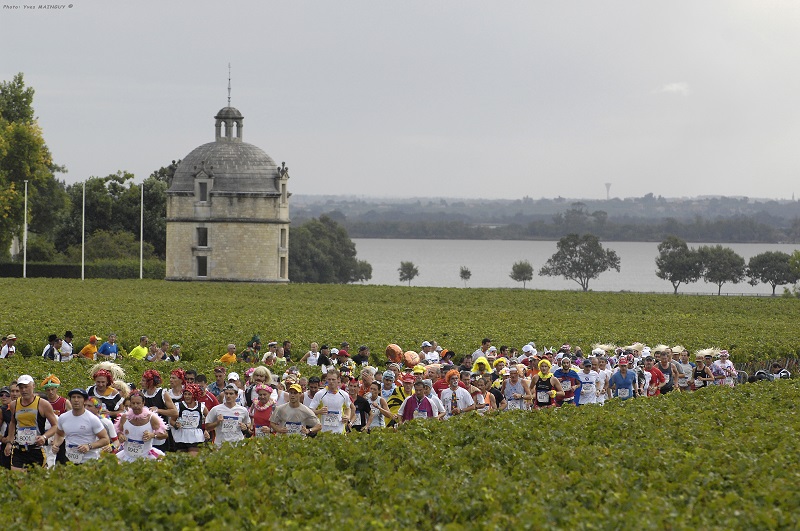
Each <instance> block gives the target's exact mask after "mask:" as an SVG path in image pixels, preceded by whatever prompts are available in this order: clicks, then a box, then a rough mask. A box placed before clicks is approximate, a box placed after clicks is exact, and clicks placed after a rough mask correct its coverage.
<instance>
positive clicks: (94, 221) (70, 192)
mask: <svg viewBox="0 0 800 531" xmlns="http://www.w3.org/2000/svg"><path fill="white" fill-rule="evenodd" d="M162 169H163V168H162ZM133 179H134V176H133V174H132V173H129V172H125V171H118V172H117V173H112V174H110V175H107V176H105V177H90V178H89V179H87V180H86V182H85V184H86V234H87V236H88V235H91V234H94V232H95V231H98V230H104V231H108V232H129V233H131V234H132V235H133V237H134V238H135V239H136V240H138V239H139V231H140V228H139V225H140V222H141V219H140V214H141V213H140V209H141V193H142V188H141V186H142V185H139V184H134V183H133ZM143 184H144V241H145V243H149V244H150V245H152V246H153V249H154V252H155V255H156V256H158V257H160V258H164V256H165V255H166V247H167V242H166V238H167V184H166V182H165V181H164V180H163V179H161V178H159V177H158V176H156V175H155V174H153V175H151V176H150V177H148V178H147V179H145V181H144V183H143ZM83 185H84V183H82V182H81V183H76V184H72V185H70V186H67V188H66V194H67V196H68V198H69V205H70V214H69V216H67V219H65V220H64V221H63V223H62V224H61V225H60V227H59V229H58V236H57V239H56V248H57V249H58V250H59V251H61V252H64V251H65V250H66V249H67V248H69V246H71V245H75V244H79V243H80V241H81V216H82V208H83Z"/></svg>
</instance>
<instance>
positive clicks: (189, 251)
mask: <svg viewBox="0 0 800 531" xmlns="http://www.w3.org/2000/svg"><path fill="white" fill-rule="evenodd" d="M214 119H215V120H216V123H215V129H216V132H215V140H214V142H209V143H208V144H203V145H202V146H199V147H198V148H196V149H195V150H194V151H192V152H191V153H189V154H188V155H187V156H186V157H185V158H184V159H183V160H182V161H181V163H180V164H179V165H178V168H177V169H176V170H175V175H174V177H173V179H172V184H171V186H170V188H169V190H168V191H167V274H166V278H167V280H228V281H247V282H288V280H289V275H288V271H289V268H288V260H289V196H290V194H289V192H288V191H287V188H286V185H287V182H288V179H289V172H288V168H286V165H285V164H281V166H280V167H278V165H277V164H275V161H273V160H272V158H270V157H269V155H267V154H266V153H264V151H262V150H261V149H260V148H258V147H256V146H254V145H252V144H247V143H245V142H242V128H243V123H242V122H243V121H244V117H243V116H242V113H240V112H239V111H238V110H237V109H235V108H233V107H225V108H223V109H222V110H220V111H219V112H218V113H217V115H216V116H215V117H214Z"/></svg>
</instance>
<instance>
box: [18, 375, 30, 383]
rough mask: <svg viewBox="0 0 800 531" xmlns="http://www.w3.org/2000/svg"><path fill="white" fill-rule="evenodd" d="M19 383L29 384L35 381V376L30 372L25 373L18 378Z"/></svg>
mask: <svg viewBox="0 0 800 531" xmlns="http://www.w3.org/2000/svg"><path fill="white" fill-rule="evenodd" d="M17 383H18V384H22V385H28V384H32V383H33V378H32V377H31V376H30V375H28V374H23V375H22V376H20V377H19V378H17Z"/></svg>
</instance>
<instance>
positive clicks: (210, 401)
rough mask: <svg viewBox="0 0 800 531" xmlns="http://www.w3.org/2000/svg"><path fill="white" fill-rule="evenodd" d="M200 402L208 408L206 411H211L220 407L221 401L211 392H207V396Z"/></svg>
mask: <svg viewBox="0 0 800 531" xmlns="http://www.w3.org/2000/svg"><path fill="white" fill-rule="evenodd" d="M200 402H201V403H202V404H203V405H205V406H206V409H207V410H209V411H211V408H212V407H214V406H218V405H219V400H217V397H216V396H214V393H212V392H211V391H206V396H204V397H203V398H201V399H200Z"/></svg>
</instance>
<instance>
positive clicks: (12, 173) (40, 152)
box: [0, 73, 65, 249]
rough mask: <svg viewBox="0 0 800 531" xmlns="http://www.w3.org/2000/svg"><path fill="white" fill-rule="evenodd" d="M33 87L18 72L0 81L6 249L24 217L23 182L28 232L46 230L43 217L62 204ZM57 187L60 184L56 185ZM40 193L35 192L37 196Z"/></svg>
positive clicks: (1, 237) (0, 185) (1, 229)
mask: <svg viewBox="0 0 800 531" xmlns="http://www.w3.org/2000/svg"><path fill="white" fill-rule="evenodd" d="M33 93H34V91H33V88H31V87H27V88H26V87H25V82H24V79H23V75H22V74H21V73H19V74H17V75H15V76H14V78H13V80H11V81H8V82H5V81H4V82H0V248H2V249H8V247H9V245H10V244H11V240H12V238H13V236H14V235H20V233H21V231H22V225H23V219H24V217H25V212H24V204H25V181H28V214H29V216H28V222H29V224H30V226H31V228H32V229H33V230H34V231H37V232H39V233H41V234H45V233H47V232H48V229H50V228H52V224H51V223H50V221H49V220H48V219H43V220H42V222H41V223H39V222H38V221H37V220H35V218H36V217H37V216H39V215H41V216H42V217H43V218H49V219H50V220H54V219H58V218H59V216H60V215H61V213H62V211H63V208H64V197H63V193H62V194H60V195H59V193H58V192H59V183H57V182H56V181H55V178H54V177H53V172H54V171H62V172H63V171H65V170H64V169H63V168H59V167H58V166H56V165H55V164H53V160H52V157H51V155H50V150H49V149H48V148H47V146H46V145H45V142H44V138H43V136H42V130H41V128H40V127H39V125H38V123H37V122H36V120H35V117H34V111H33ZM62 188H63V186H62ZM40 196H41V197H40Z"/></svg>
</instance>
